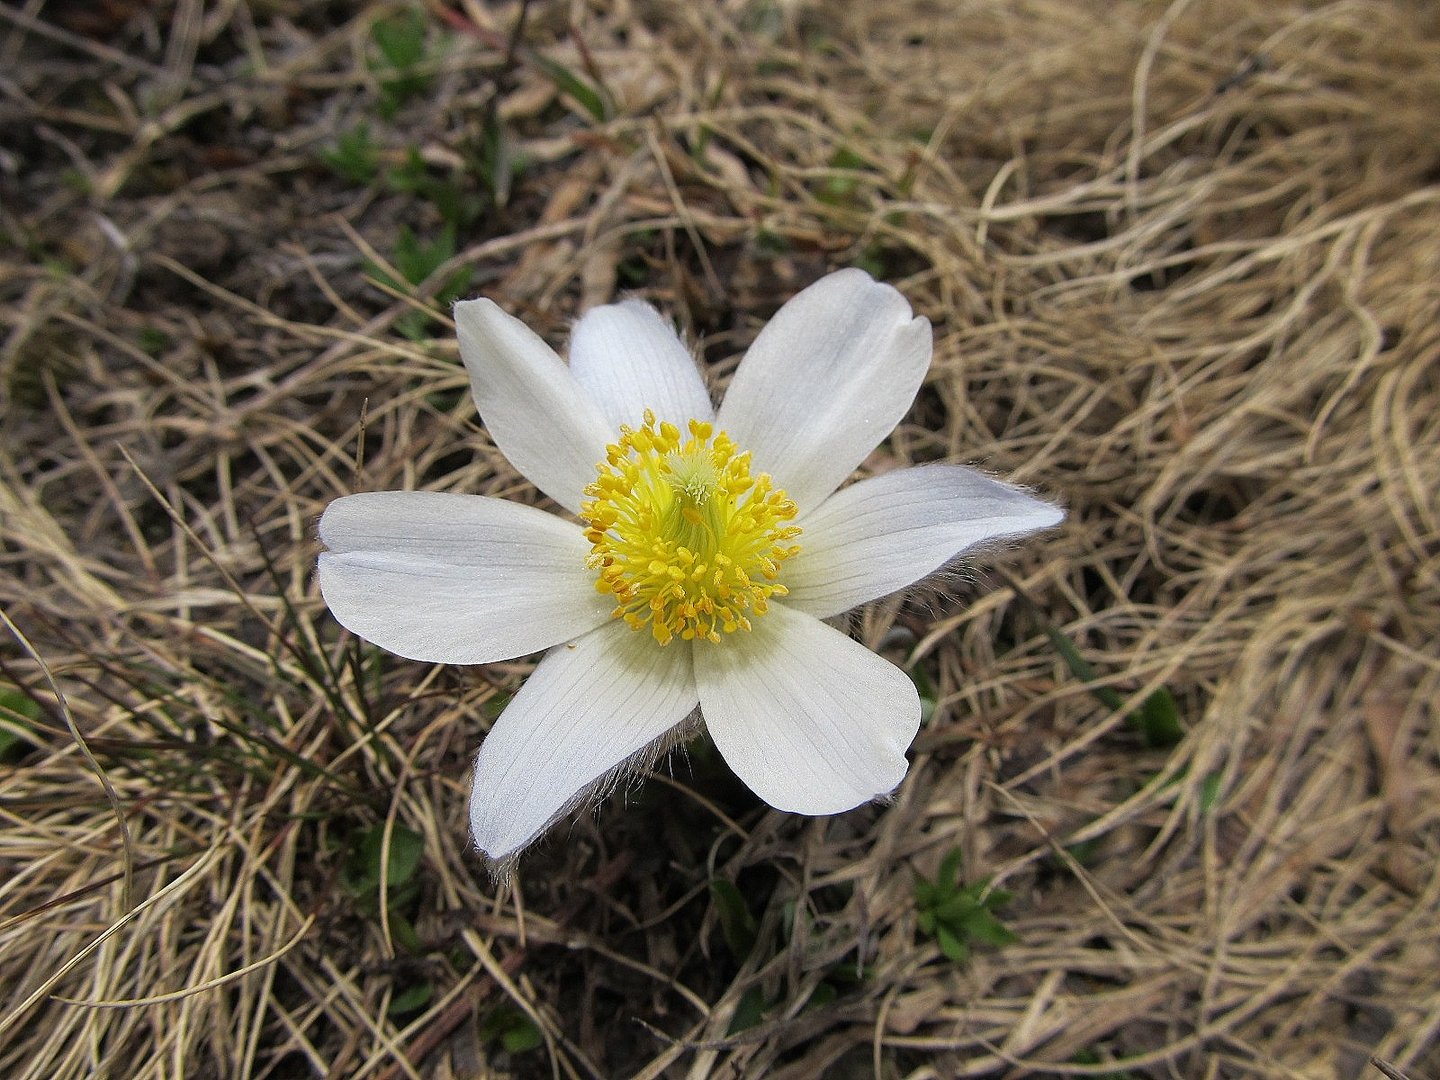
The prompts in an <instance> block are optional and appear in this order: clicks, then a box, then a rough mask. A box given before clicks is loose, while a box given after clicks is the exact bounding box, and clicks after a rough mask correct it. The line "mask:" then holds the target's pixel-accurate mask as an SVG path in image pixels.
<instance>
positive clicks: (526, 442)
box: [455, 300, 615, 513]
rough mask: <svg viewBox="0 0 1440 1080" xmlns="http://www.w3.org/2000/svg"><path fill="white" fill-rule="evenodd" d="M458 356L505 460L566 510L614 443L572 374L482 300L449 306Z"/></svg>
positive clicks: (575, 507) (574, 505)
mask: <svg viewBox="0 0 1440 1080" xmlns="http://www.w3.org/2000/svg"><path fill="white" fill-rule="evenodd" d="M455 327H456V330H458V331H459V334H460V356H461V358H462V359H463V360H464V361H465V367H466V369H468V371H469V372H470V392H471V394H473V395H474V398H475V405H476V407H477V408H479V410H480V419H481V420H482V421H484V423H485V427H486V429H487V430H488V431H489V432H490V437H491V438H493V439H494V440H495V445H496V446H498V447H499V448H500V451H501V453H503V454H504V455H505V456H506V457H507V458H509V460H510V464H511V465H514V466H515V468H517V469H518V470H520V472H521V473H522V474H523V475H524V476H525V477H526V479H528V480H529V481H530V482H531V483H532V484H534V485H535V486H536V487H537V488H539V489H540V490H541V491H543V492H545V494H546V495H549V496H550V497H551V498H552V499H554V500H555V501H556V502H557V503H559V504H560V505H561V506H563V507H565V509H566V510H569V511H570V512H571V513H578V512H579V510H580V501H581V492H583V491H584V489H585V485H587V484H589V483H590V482H591V481H592V480H594V479H595V474H596V466H597V465H598V464H599V463H600V462H601V461H603V460H604V458H605V446H606V444H607V443H609V442H610V441H612V440H613V438H614V436H615V433H614V432H612V431H610V429H609V425H607V424H606V423H605V421H604V419H603V418H602V417H601V415H600V412H599V410H597V409H596V408H595V406H594V405H593V404H591V402H590V399H589V398H588V397H586V396H585V394H584V392H583V391H582V390H581V389H580V386H579V384H578V383H576V381H575V377H574V376H573V375H571V374H570V369H569V368H567V367H566V366H565V364H564V362H563V361H562V360H561V359H560V358H559V357H558V356H556V355H555V352H554V350H553V349H551V348H550V346H549V345H546V344H545V342H544V341H542V340H541V339H540V337H539V335H537V334H536V333H535V332H534V331H533V330H531V329H530V328H529V327H528V326H526V325H525V324H524V323H522V322H521V321H520V320H519V319H516V318H514V317H512V316H510V315H507V314H505V312H503V311H501V310H500V309H499V308H498V307H496V306H495V304H494V303H492V302H491V301H489V300H464V301H461V302H460V303H458V304H456V305H455Z"/></svg>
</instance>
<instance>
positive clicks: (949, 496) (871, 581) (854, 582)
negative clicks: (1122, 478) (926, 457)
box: [781, 465, 1065, 619]
mask: <svg viewBox="0 0 1440 1080" xmlns="http://www.w3.org/2000/svg"><path fill="white" fill-rule="evenodd" d="M1064 516H1065V512H1064V511H1063V510H1061V509H1060V508H1059V507H1058V506H1052V505H1051V504H1050V503H1047V502H1042V501H1041V500H1040V499H1037V498H1035V496H1033V495H1031V494H1029V493H1028V492H1025V491H1022V490H1021V489H1020V488H1017V487H1012V486H1011V485H1009V484H1002V483H1001V482H1000V481H998V480H992V479H990V477H988V476H986V475H984V474H983V473H979V472H976V471H975V470H974V469H967V468H964V467H963V466H960V465H921V466H919V467H917V468H914V469H900V470H898V471H896V472H892V473H886V474H884V475H883V476H876V477H873V478H872V479H869V480H861V481H860V482H859V483H858V484H852V485H850V486H849V487H847V488H844V489H842V490H840V491H838V492H836V493H835V494H834V495H832V496H831V497H830V498H829V499H827V500H826V501H825V502H824V503H822V504H821V505H820V506H819V507H818V508H816V509H815V510H813V511H812V512H811V513H809V514H807V515H805V516H804V517H803V518H802V519H800V520H799V521H797V524H798V525H799V526H800V527H801V528H802V529H803V530H804V532H803V533H801V535H800V539H799V544H800V552H799V554H797V555H795V556H794V557H793V558H791V559H790V560H789V561H788V562H786V563H785V564H784V570H783V574H784V576H783V578H782V579H781V580H782V581H783V582H784V584H785V587H786V588H787V589H789V590H790V594H789V595H788V596H787V597H786V598H785V603H786V604H787V605H789V606H790V607H794V608H798V609H800V610H801V611H807V612H809V613H810V614H811V615H814V616H815V617H816V618H820V619H828V618H829V617H830V616H831V615H838V614H840V612H842V611H849V610H850V609H851V608H852V607H854V606H855V605H856V604H863V603H865V602H866V601H867V600H874V599H876V598H877V597H880V596H885V595H887V594H889V593H892V592H894V591H895V590H897V589H903V588H904V587H905V586H907V585H909V584H911V583H912V582H915V581H919V580H920V579H921V578H922V577H924V576H925V575H926V574H929V573H931V572H933V571H935V570H938V569H939V568H940V567H942V566H944V565H945V564H946V563H947V562H949V561H950V560H951V559H953V558H954V557H955V556H956V555H959V554H960V553H961V552H962V551H964V550H965V549H966V548H970V547H974V546H975V545H976V544H982V543H984V542H985V541H987V540H995V539H998V538H999V537H1002V536H1016V535H1018V534H1020V533H1027V532H1031V531H1033V530H1035V529H1045V528H1049V527H1050V526H1051V525H1055V524H1058V523H1059V521H1060V519H1061V518H1063V517H1064Z"/></svg>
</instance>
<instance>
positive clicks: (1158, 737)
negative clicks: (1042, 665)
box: [1045, 626, 1185, 750]
mask: <svg viewBox="0 0 1440 1080" xmlns="http://www.w3.org/2000/svg"><path fill="white" fill-rule="evenodd" d="M1045 633H1046V635H1047V636H1048V637H1049V638H1050V643H1051V644H1052V645H1054V646H1055V651H1056V652H1058V653H1059V654H1060V658H1061V659H1062V660H1064V661H1065V666H1066V667H1068V668H1069V669H1070V671H1071V674H1073V675H1074V676H1075V677H1076V678H1077V679H1079V680H1080V681H1081V682H1084V683H1088V684H1091V685H1090V687H1089V689H1090V693H1091V694H1093V695H1094V696H1095V698H1096V699H1097V700H1098V701H1099V702H1100V703H1101V704H1102V705H1105V706H1106V707H1108V708H1110V709H1114V710H1116V711H1119V710H1120V709H1122V708H1124V707H1125V699H1124V697H1122V696H1121V695H1120V693H1119V692H1118V691H1117V690H1116V689H1115V688H1114V687H1113V686H1096V685H1093V684H1094V683H1096V682H1098V681H1099V679H1100V676H1099V674H1098V673H1097V672H1096V671H1095V669H1094V668H1093V667H1091V666H1090V664H1089V662H1088V661H1086V659H1085V658H1084V657H1083V656H1081V655H1080V651H1079V650H1078V649H1076V648H1075V645H1074V643H1073V642H1071V641H1070V639H1069V638H1067V637H1066V636H1065V635H1064V634H1062V633H1061V632H1060V631H1059V630H1056V629H1055V628H1054V627H1053V626H1051V627H1046V629H1045ZM1125 722H1126V723H1127V724H1128V725H1129V726H1130V727H1131V728H1133V729H1134V730H1135V731H1137V732H1138V733H1139V734H1140V737H1141V739H1142V740H1144V742H1145V745H1146V746H1148V747H1150V748H1151V749H1156V750H1161V749H1168V748H1169V747H1172V746H1174V745H1176V744H1177V743H1178V742H1180V740H1181V739H1183V738H1184V737H1185V728H1184V727H1183V726H1182V725H1181V723H1180V710H1179V708H1178V707H1177V706H1176V704H1175V696H1174V695H1173V694H1171V693H1170V691H1169V690H1167V689H1166V688H1165V687H1163V686H1162V687H1160V689H1158V690H1156V691H1155V692H1154V693H1152V694H1151V695H1150V696H1149V697H1147V698H1146V699H1145V700H1144V701H1143V702H1142V703H1141V705H1140V708H1138V709H1137V710H1135V711H1134V712H1132V713H1130V714H1129V715H1128V716H1126V717H1125Z"/></svg>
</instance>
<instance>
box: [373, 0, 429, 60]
mask: <svg viewBox="0 0 1440 1080" xmlns="http://www.w3.org/2000/svg"><path fill="white" fill-rule="evenodd" d="M370 38H371V40H372V41H374V42H375V46H376V48H378V49H379V50H380V56H381V57H382V58H383V60H384V62H385V64H386V65H387V66H388V67H392V68H396V69H399V70H404V69H405V68H412V67H414V66H415V65H416V64H418V63H420V61H422V60H424V59H425V20H424V19H422V18H421V17H420V13H419V12H418V11H416V10H415V9H414V8H409V9H407V10H405V11H402V12H400V13H399V14H398V15H393V16H391V17H390V18H388V19H377V20H376V21H375V22H373V23H371V25H370Z"/></svg>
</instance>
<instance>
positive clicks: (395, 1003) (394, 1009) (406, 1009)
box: [387, 982, 435, 1016]
mask: <svg viewBox="0 0 1440 1080" xmlns="http://www.w3.org/2000/svg"><path fill="white" fill-rule="evenodd" d="M434 996H435V987H433V986H431V985H430V984H429V983H428V982H422V983H417V984H416V985H414V986H412V987H410V988H409V989H408V990H402V991H401V992H400V993H398V994H396V995H395V996H394V997H393V998H391V999H390V1008H389V1009H388V1010H387V1012H388V1013H389V1014H390V1015H391V1016H403V1015H404V1014H405V1013H413V1012H419V1011H420V1010H421V1009H423V1008H424V1007H425V1006H426V1005H428V1004H430V999H431V998H433V997H434Z"/></svg>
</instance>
